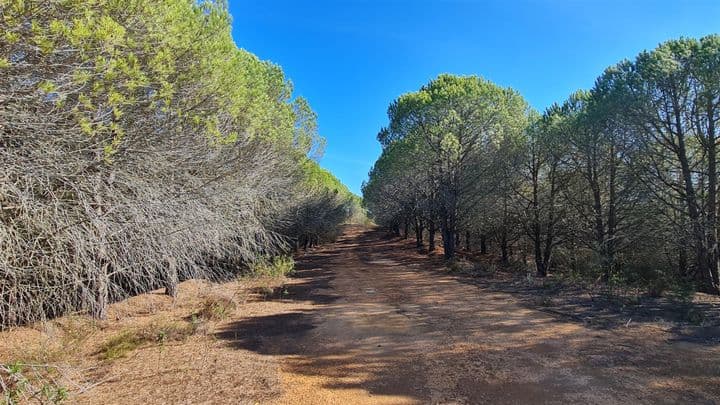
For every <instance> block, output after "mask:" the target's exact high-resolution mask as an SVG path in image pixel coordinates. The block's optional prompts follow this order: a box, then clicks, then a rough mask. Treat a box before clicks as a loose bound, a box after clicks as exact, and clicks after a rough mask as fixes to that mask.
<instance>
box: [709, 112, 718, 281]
mask: <svg viewBox="0 0 720 405" xmlns="http://www.w3.org/2000/svg"><path fill="white" fill-rule="evenodd" d="M714 115H715V114H714V107H713V106H712V103H710V106H709V109H708V116H709V117H711V119H709V120H708V128H707V130H708V131H707V132H708V133H707V138H708V142H707V150H708V157H707V159H708V193H707V215H708V219H707V227H708V229H707V235H708V241H707V246H708V273H709V274H707V275H706V277H707V279H708V282H709V284H710V287H711V288H712V292H713V293H716V294H717V293H720V274H719V272H718V265H719V264H720V254H719V252H718V234H717V225H718V224H717V144H716V139H715V121H714V119H713V117H714Z"/></svg>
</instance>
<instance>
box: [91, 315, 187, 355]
mask: <svg viewBox="0 0 720 405" xmlns="http://www.w3.org/2000/svg"><path fill="white" fill-rule="evenodd" d="M195 331H196V325H195V323H167V324H156V323H154V324H151V325H149V326H146V327H143V328H139V329H134V330H129V331H124V332H122V333H120V334H118V335H116V336H114V337H112V338H110V339H109V340H108V341H106V342H105V343H104V344H103V345H102V347H101V348H100V353H101V355H102V357H103V358H104V359H106V360H114V359H119V358H122V357H125V356H127V354H128V353H130V352H131V351H133V350H135V349H137V348H139V347H142V346H147V345H152V344H161V345H162V344H165V343H167V342H180V341H184V340H185V339H186V338H187V337H188V336H191V335H193V334H195Z"/></svg>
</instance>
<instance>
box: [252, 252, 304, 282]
mask: <svg viewBox="0 0 720 405" xmlns="http://www.w3.org/2000/svg"><path fill="white" fill-rule="evenodd" d="M294 269H295V261H294V260H293V258H292V257H291V256H275V257H271V258H268V259H265V260H261V261H260V262H258V263H255V265H254V266H252V268H251V270H252V274H253V275H256V276H267V277H284V276H287V275H290V274H291V273H292V272H293V270H294Z"/></svg>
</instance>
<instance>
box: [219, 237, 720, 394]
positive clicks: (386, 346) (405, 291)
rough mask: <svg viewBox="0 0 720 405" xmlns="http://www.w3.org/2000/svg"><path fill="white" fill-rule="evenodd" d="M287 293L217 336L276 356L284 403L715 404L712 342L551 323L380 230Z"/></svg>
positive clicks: (341, 250)
mask: <svg viewBox="0 0 720 405" xmlns="http://www.w3.org/2000/svg"><path fill="white" fill-rule="evenodd" d="M286 295H287V296H286V298H285V299H284V300H283V301H285V302H286V303H287V307H286V308H285V310H284V311H282V312H280V313H276V314H272V315H267V316H263V317H256V318H249V319H244V320H240V321H238V322H235V323H233V324H232V325H230V326H229V327H228V328H227V329H226V330H225V332H223V334H221V336H224V337H226V338H228V339H229V340H230V341H231V342H232V345H234V346H235V347H237V348H242V349H246V350H251V351H255V352H257V353H260V354H262V355H268V356H272V357H274V358H278V359H279V362H280V364H281V380H282V384H283V392H284V394H283V395H282V397H281V398H279V399H278V400H277V402H278V403H282V404H350V403H368V404H369V403H373V404H376V403H388V404H403V403H443V404H476V403H494V404H497V403H508V404H510V403H568V402H574V403H678V402H682V403H687V402H693V403H720V350H719V349H720V348H719V347H718V346H717V345H700V344H693V343H687V342H685V343H683V342H672V341H671V340H670V336H668V335H667V332H663V331H662V329H660V328H658V327H657V326H655V325H652V324H638V325H633V326H631V327H622V328H615V329H597V328H595V329H593V328H588V327H586V326H584V325H582V324H580V323H573V322H570V321H568V320H562V319H558V318H555V317H553V316H552V315H549V314H547V313H544V312H540V311H538V310H534V309H531V308H527V306H522V305H520V304H519V303H518V301H517V300H516V299H515V298H514V296H513V295H512V294H508V293H504V292H498V291H492V290H491V289H488V288H484V287H483V286H482V285H479V286H478V285H473V284H471V283H467V282H463V280H462V279H460V278H457V277H454V276H451V275H448V274H445V273H443V272H441V271H439V266H437V265H436V264H435V265H434V264H432V262H431V261H429V260H428V259H427V257H423V256H421V255H418V254H415V253H414V252H413V251H412V250H411V249H408V245H407V244H405V243H404V242H398V241H393V240H387V239H383V238H382V234H381V233H379V232H377V231H364V230H360V229H354V230H350V231H348V232H347V233H346V234H345V236H344V238H342V239H341V240H340V241H338V243H336V244H334V245H331V246H328V247H325V248H323V249H320V250H318V251H316V252H314V253H312V254H308V255H306V256H305V257H304V258H302V259H301V260H299V263H298V272H297V277H296V279H295V280H294V282H293V283H292V284H291V285H289V286H288V291H287V294H286ZM300 303H302V304H303V305H302V306H298V304H300ZM308 303H309V304H310V305H308Z"/></svg>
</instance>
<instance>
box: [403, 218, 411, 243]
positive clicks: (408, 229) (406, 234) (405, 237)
mask: <svg viewBox="0 0 720 405" xmlns="http://www.w3.org/2000/svg"><path fill="white" fill-rule="evenodd" d="M403 231H404V232H405V234H404V235H403V238H404V239H408V238H409V237H410V221H408V220H407V219H406V220H405V229H404V230H403Z"/></svg>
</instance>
